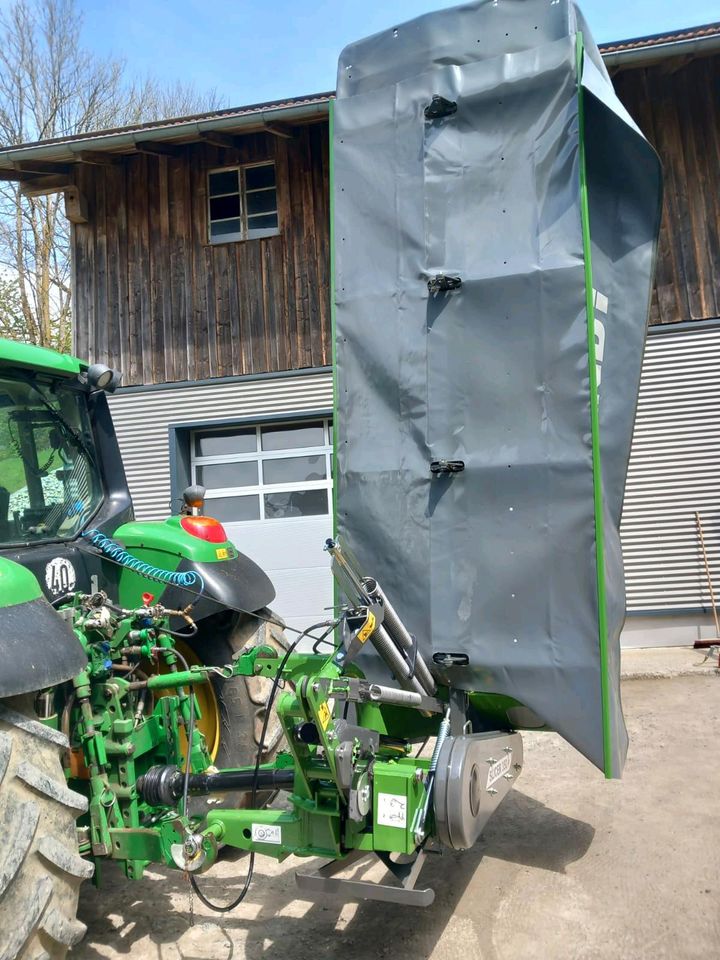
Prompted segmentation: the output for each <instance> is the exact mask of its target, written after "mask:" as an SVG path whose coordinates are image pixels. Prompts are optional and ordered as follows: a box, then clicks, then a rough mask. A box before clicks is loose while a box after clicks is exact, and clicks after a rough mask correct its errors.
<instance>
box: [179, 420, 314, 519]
mask: <svg viewBox="0 0 720 960" xmlns="http://www.w3.org/2000/svg"><path fill="white" fill-rule="evenodd" d="M317 423H322V425H323V445H322V446H314V447H287V448H286V449H283V450H263V449H262V446H261V445H262V440H261V431H262V430H264V429H267V428H268V427H270V428H274V427H291V426H310V425H311V424H317ZM331 428H332V417H328V416H325V417H322V416H321V417H311V418H308V419H295V420H268V421H265V422H262V423H257V424H246V423H237V424H218V425H217V427H213V426H209V427H207V426H206V427H198V428H197V429H195V430H193V431H191V434H190V467H191V474H192V482H193V483H198V482H199V481H198V479H197V468H198V467H200V466H204V465H206V464H213V463H223V464H224V463H256V464H257V471H258V474H257V475H258V483H257V484H254V485H252V486H247V487H242V486H240V487H217V488H214V489H212V490H208V491H207V493H206V494H205V500H206V502H207V503H208V507H209V512H210V513H212V507H210V504H211V502H212V500H213V499H215V498H216V497H244V496H253V495H254V496H258V498H259V502H260V516H259V517H257V518H255V519H254V520H226V521H224V522H225V523H259V522H261V521H262V522H263V523H278V522H281V521H282V522H287V523H290V522H292V523H297V522H298V521H301V520H315V519H319V518H320V517H326V516H332V512H333V500H332V493H333V480H332V457H333V447H332V442H331V440H330V430H331ZM252 429H254V430H255V451H254V452H251V453H233V454H223V455H220V456H213V457H201V456H198V455H197V454H196V453H195V438H196V437H197V435H198V434H201V435H202V436H207V434H208V433H227V432H228V431H232V430H237V431H238V432H242V431H247V430H252ZM313 456H324V457H325V479H324V480H305V481H296V482H293V483H265V482H264V478H263V470H262V464H263V461H265V460H287V459H290V458H292V457H313ZM306 490H326V491H327V505H328V508H327V513H310V514H307V515H305V516H301V517H266V516H265V496H264V494H267V493H304V492H305V491H306Z"/></svg>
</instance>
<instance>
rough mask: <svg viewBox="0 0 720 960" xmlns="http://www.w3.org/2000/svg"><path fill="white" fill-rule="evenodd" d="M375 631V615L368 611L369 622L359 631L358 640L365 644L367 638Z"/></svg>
mask: <svg viewBox="0 0 720 960" xmlns="http://www.w3.org/2000/svg"><path fill="white" fill-rule="evenodd" d="M374 631H375V615H374V614H372V613H370V611H369V610H368V615H367V620H366V621H365V623H364V624H363V625H362V627H361V628H360V630H359V631H358V635H357V638H358V640H359V641H360V643H365V641H366V640H367V638H368V637H369V636H371V635H372V634H373V633H374Z"/></svg>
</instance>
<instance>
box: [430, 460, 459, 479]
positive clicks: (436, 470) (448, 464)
mask: <svg viewBox="0 0 720 960" xmlns="http://www.w3.org/2000/svg"><path fill="white" fill-rule="evenodd" d="M464 469H465V461H464V460H433V462H432V463H431V464H430V473H432V474H433V476H436V477H443V476H444V477H447V476H450V474H453V473H462V471H463V470H464Z"/></svg>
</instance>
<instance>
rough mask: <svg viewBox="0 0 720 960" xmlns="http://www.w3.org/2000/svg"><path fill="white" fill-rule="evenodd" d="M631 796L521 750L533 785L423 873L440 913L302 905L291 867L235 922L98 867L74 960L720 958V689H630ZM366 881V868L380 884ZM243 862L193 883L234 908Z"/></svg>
mask: <svg viewBox="0 0 720 960" xmlns="http://www.w3.org/2000/svg"><path fill="white" fill-rule="evenodd" d="M623 698H624V705H625V713H626V717H627V720H628V726H629V730H630V737H631V747H630V755H629V759H628V764H627V767H626V772H625V776H624V779H623V780H622V781H620V782H615V781H613V782H606V781H605V780H603V778H602V776H601V775H600V774H599V773H598V772H597V771H596V770H595V769H594V768H593V767H591V766H590V764H589V763H588V762H587V761H585V760H584V759H583V758H582V757H581V756H580V755H579V754H577V753H576V752H575V751H574V750H573V749H572V748H571V747H569V746H567V745H566V744H565V743H564V742H563V741H561V740H560V739H559V738H558V737H555V736H554V735H537V734H534V735H528V736H526V738H525V745H526V750H525V757H526V767H525V770H524V772H523V775H522V777H521V778H520V780H519V781H518V787H517V788H516V789H515V790H514V791H513V792H512V793H511V794H510V796H509V798H508V799H507V800H506V801H505V803H504V804H503V806H502V807H501V808H500V810H499V811H498V813H497V814H496V815H495V817H494V818H493V820H491V821H490V824H489V826H488V828H487V831H486V833H485V835H484V838H483V839H482V840H481V842H479V843H478V844H477V846H476V847H475V848H474V849H473V850H471V851H469V852H466V853H458V854H454V853H448V854H444V855H443V856H442V857H434V858H432V860H431V862H430V864H429V865H428V866H427V867H426V869H425V872H424V874H423V877H424V880H425V881H426V882H427V884H428V885H431V886H433V887H434V888H435V890H436V900H435V903H434V904H433V906H431V907H429V908H427V909H425V910H421V909H413V910H411V909H402V908H400V907H397V906H393V905H383V904H379V903H361V904H346V905H344V906H343V905H338V904H337V903H334V902H332V901H329V900H328V901H326V902H314V903H311V902H308V901H304V900H301V899H299V897H298V895H297V890H296V888H295V883H294V876H293V874H294V870H295V869H296V868H297V867H298V865H299V862H298V861H297V860H294V858H290V859H289V860H288V861H286V863H285V864H283V865H281V866H277V865H274V864H273V863H271V862H269V861H266V860H264V859H260V858H258V860H257V863H256V874H255V882H254V884H253V886H252V888H251V891H250V893H249V895H248V898H247V900H246V902H245V903H244V904H242V905H241V906H240V907H239V908H238V909H237V910H236V911H234V912H233V913H231V914H227V915H222V916H219V915H213V914H211V913H210V912H209V911H207V910H206V909H205V908H204V907H202V905H201V904H200V903H199V902H198V901H197V899H196V900H195V904H194V914H195V925H194V926H192V927H191V926H190V923H189V893H188V889H189V888H188V886H187V884H186V883H185V882H184V880H183V878H182V877H181V876H178V875H177V874H175V873H171V872H170V871H164V870H154V871H152V872H151V873H148V875H147V878H146V879H145V880H143V881H141V882H139V883H129V882H125V881H124V880H123V878H122V877H121V876H120V874H119V872H117V871H115V869H114V868H112V867H108V868H107V869H106V871H105V883H104V885H103V888H102V890H101V891H97V890H95V889H93V888H92V887H90V886H89V885H86V888H85V891H84V896H83V904H82V908H81V916H82V919H83V920H84V921H85V922H86V923H87V924H88V928H89V929H88V935H87V938H86V940H85V941H84V943H83V944H82V945H81V946H80V947H78V948H77V950H76V951H75V953H74V956H75V957H77V958H83V960H90V958H93V960H96V958H99V957H108V958H127V960H141V958H142V960H155V958H162V960H180V958H188V960H189V958H213V960H229V958H231V957H232V958H236V960H243V958H245V960H261V958H269V957H273V958H279V957H285V958H288V960H321V958H333V960H360V958H363V960H365V958H368V960H370V958H378V957H389V958H392V960H405V958H407V960H410V958H412V960H421V958H422V960H426V958H427V960H469V958H473V960H476V958H477V960H531V958H532V960H535V958H537V960H565V958H568V960H570V958H572V960H596V958H597V960H600V958H602V960H606V958H607V960H610V958H612V960H618V958H623V960H630V958H632V960H636V958H637V960H640V958H643V960H644V958H647V960H662V958H668V960H685V958H703V960H705V958H718V957H720V919H719V917H720V896H719V895H720V812H719V810H718V805H719V803H720V677H717V676H708V675H698V676H692V677H685V676H680V677H674V678H673V679H640V680H629V681H626V682H625V683H624V688H623ZM374 869H375V868H374ZM243 870H244V861H242V860H241V861H240V862H239V863H237V864H230V863H223V864H220V865H219V866H218V867H217V868H215V869H214V871H213V872H212V873H211V874H209V875H208V876H206V877H203V878H201V883H202V885H203V888H204V890H205V891H206V892H207V893H208V894H209V895H211V896H212V897H213V898H215V899H217V900H229V899H230V898H231V897H232V896H233V895H234V894H235V893H236V892H237V891H238V890H239V886H240V884H241V883H242V876H241V874H242V871H243Z"/></svg>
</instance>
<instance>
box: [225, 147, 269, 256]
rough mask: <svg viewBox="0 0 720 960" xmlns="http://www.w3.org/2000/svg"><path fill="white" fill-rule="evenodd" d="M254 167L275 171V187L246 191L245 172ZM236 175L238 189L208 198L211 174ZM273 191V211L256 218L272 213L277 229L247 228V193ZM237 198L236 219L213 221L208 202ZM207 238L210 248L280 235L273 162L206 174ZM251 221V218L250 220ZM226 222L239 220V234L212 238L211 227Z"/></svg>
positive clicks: (239, 166) (267, 161) (250, 164)
mask: <svg viewBox="0 0 720 960" xmlns="http://www.w3.org/2000/svg"><path fill="white" fill-rule="evenodd" d="M254 167H272V168H273V170H274V171H275V186H274V187H260V188H258V189H255V190H248V189H247V185H246V180H245V171H246V170H250V169H252V168H254ZM232 172H235V173H237V177H238V189H237V190H233V191H232V192H229V193H217V194H215V195H214V196H212V197H211V196H210V177H211V175H212V174H213V173H232ZM270 190H273V191H274V193H275V210H268V211H267V212H266V213H264V214H258V216H269V215H270V214H271V213H274V214H275V215H276V217H277V222H278V225H277V227H268V228H266V229H262V230H253V232H252V233H250V230H251V229H252V228H251V227H250V226H248V215H247V204H246V202H245V198H246V197H247V195H248V194H249V193H265V192H267V191H270ZM234 196H239V198H240V215H239V216H238V217H224V218H222V219H219V220H214V219H213V217H212V214H211V212H210V201H211V200H217V198H218V197H234ZM207 218H208V223H207V236H208V243H210V244H212V246H216V245H217V244H219V243H243V242H245V241H246V240H262V239H264V238H265V237H277V236H279V234H280V206H279V203H278V186H277V166H276V164H275V161H274V160H262V161H260V162H258V163H243V164H233V165H230V166H227V167H213V168H212V170H208V172H207ZM251 219H252V218H251ZM228 220H240V232H239V233H227V234H225V235H224V236H222V237H213V236H212V225H213V224H214V223H227V221H228Z"/></svg>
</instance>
